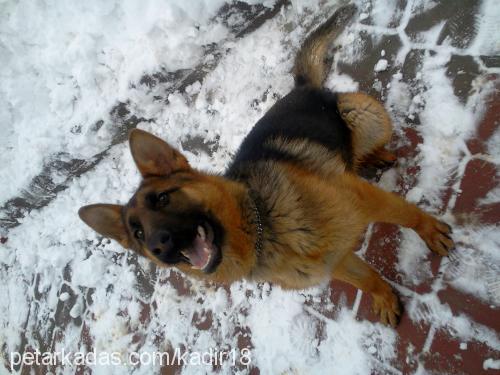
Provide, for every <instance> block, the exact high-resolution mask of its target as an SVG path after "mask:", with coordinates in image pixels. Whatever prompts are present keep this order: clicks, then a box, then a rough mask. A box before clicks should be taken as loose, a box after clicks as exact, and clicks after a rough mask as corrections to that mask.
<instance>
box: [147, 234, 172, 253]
mask: <svg viewBox="0 0 500 375" xmlns="http://www.w3.org/2000/svg"><path fill="white" fill-rule="evenodd" d="M148 248H149V250H150V251H151V252H152V253H153V254H154V255H155V256H157V257H159V256H161V255H162V254H167V253H169V252H170V251H171V250H172V248H173V242H172V235H171V234H170V232H169V231H167V230H159V231H156V232H155V233H153V235H152V236H151V238H150V239H149V241H148Z"/></svg>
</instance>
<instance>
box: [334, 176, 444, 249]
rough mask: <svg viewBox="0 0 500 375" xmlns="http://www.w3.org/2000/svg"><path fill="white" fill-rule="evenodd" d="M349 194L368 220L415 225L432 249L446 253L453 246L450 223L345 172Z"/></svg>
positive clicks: (343, 181)
mask: <svg viewBox="0 0 500 375" xmlns="http://www.w3.org/2000/svg"><path fill="white" fill-rule="evenodd" d="M342 184H343V185H344V186H343V187H344V188H346V189H347V190H348V191H349V193H350V194H354V197H353V199H354V200H355V201H356V205H357V206H358V208H359V209H360V211H361V214H362V215H363V216H364V217H365V219H366V221H367V223H368V222H385V223H393V224H398V225H402V226H404V227H407V228H411V229H413V230H414V231H415V232H417V233H418V234H419V236H420V237H421V238H422V239H423V240H424V241H425V243H426V244H427V246H428V247H429V249H431V250H432V251H434V252H435V253H437V254H439V255H441V256H446V255H448V252H449V251H450V250H451V249H452V248H453V247H454V243H453V240H452V239H451V237H450V234H451V227H450V226H449V225H448V224H446V223H443V222H442V221H439V220H438V219H436V218H435V217H433V216H432V215H429V214H428V213H426V212H424V211H422V210H421V209H420V208H418V207H417V206H415V205H414V204H412V203H409V202H407V201H405V200H404V199H403V198H401V197H399V196H398V195H396V194H394V193H389V192H386V191H384V190H382V189H379V188H378V187H376V186H373V185H371V184H369V183H368V182H366V181H364V180H363V179H361V178H360V177H357V176H355V175H352V174H345V175H343V176H342Z"/></svg>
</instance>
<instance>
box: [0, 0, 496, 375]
mask: <svg viewBox="0 0 500 375" xmlns="http://www.w3.org/2000/svg"><path fill="white" fill-rule="evenodd" d="M249 3H250V4H253V5H251V6H249V7H241V8H235V10H234V11H227V9H226V10H225V11H224V10H222V11H221V6H223V4H224V1H223V0H195V1H180V0H164V1H161V0H145V1H119V0H114V1H113V0H110V1H106V2H102V1H80V2H67V1H57V0H56V1H46V2H42V1H31V0H20V1H11V0H3V1H0V66H1V67H2V69H1V70H0V126H1V130H2V137H1V138H0V146H1V152H0V181H1V185H0V186H1V188H0V220H1V222H2V223H5V225H4V226H3V227H2V228H0V235H1V236H2V238H3V240H2V242H4V243H3V244H2V245H0V347H1V351H2V353H3V358H2V356H0V373H2V371H3V366H5V367H6V368H9V367H10V363H9V362H8V360H9V353H14V352H22V351H24V349H25V348H26V347H30V348H31V349H32V350H33V349H35V348H38V350H40V351H42V352H44V351H47V352H55V351H60V350H61V349H62V348H64V349H65V351H66V352H78V351H85V350H95V351H96V352H97V353H112V352H116V353H120V355H121V357H120V358H121V359H122V360H123V362H122V363H120V364H115V365H109V366H101V365H99V364H97V365H94V366H91V367H92V369H93V373H96V374H112V373H113V374H114V373H116V374H123V373H129V372H132V371H133V372H134V373H136V374H143V373H144V374H149V373H150V371H151V366H153V365H143V366H140V367H134V366H132V365H130V364H126V363H125V359H126V358H127V357H128V356H129V355H130V353H132V352H138V353H153V352H158V351H167V350H170V351H172V350H174V351H175V349H176V348H182V350H183V351H184V350H188V351H189V352H202V353H203V352H206V351H207V350H208V349H209V348H218V349H219V350H231V349H233V348H238V347H240V348H242V347H247V346H248V347H249V348H250V354H249V355H250V357H251V363H252V366H255V367H258V368H259V369H260V370H261V373H264V374H279V373H285V372H289V373H304V372H305V373H309V374H322V373H325V369H327V368H331V369H335V373H340V374H370V373H373V372H377V371H378V372H381V371H382V372H394V373H398V371H399V370H398V369H397V365H395V360H396V353H397V346H398V345H399V340H398V334H397V332H396V331H395V330H393V329H390V328H387V327H384V326H382V325H380V324H378V323H371V322H369V321H367V320H360V319H357V318H356V313H357V306H358V305H359V304H358V305H357V304H355V305H354V307H352V306H348V305H347V304H345V303H344V304H342V303H340V304H338V303H333V302H332V301H330V300H329V296H330V290H329V288H330V286H329V284H328V283H326V281H325V284H324V285H323V286H320V287H317V288H314V289H310V290H306V291H302V292H289V291H282V290H280V289H279V288H278V287H275V286H272V285H267V284H263V285H254V284H251V283H246V282H241V283H235V284H234V285H232V286H231V287H228V288H225V287H217V286H212V285H205V284H203V283H200V282H196V281H193V280H187V279H184V277H183V276H181V275H179V274H178V273H176V272H170V271H169V270H158V269H156V268H154V267H153V266H152V265H151V264H150V263H149V262H148V261H147V260H145V259H137V257H136V256H135V255H134V254H132V253H129V252H124V251H123V250H122V249H121V248H120V247H119V245H117V244H116V243H114V242H109V241H107V240H102V239H101V238H99V237H98V236H97V235H96V234H95V233H94V232H93V231H92V230H90V229H89V228H88V227H86V226H85V225H84V224H83V223H82V222H81V221H80V220H79V218H78V216H77V214H76V212H77V210H78V208H79V207H80V206H82V205H85V204H89V203H95V202H110V203H113V202H121V203H123V202H125V201H127V199H128V198H129V196H130V195H131V194H132V192H133V191H134V190H135V188H136V187H137V184H138V183H139V174H138V172H137V171H136V169H135V166H134V164H133V162H132V159H131V156H130V153H129V149H128V146H127V144H126V143H124V142H121V140H122V138H123V137H121V136H120V134H121V133H120V129H122V128H127V126H130V124H131V123H133V126H135V125H137V126H138V127H140V128H142V129H145V130H148V131H151V132H153V133H155V134H157V135H159V136H161V137H162V138H164V139H166V140H168V141H169V142H170V143H171V144H174V145H176V146H177V147H179V148H180V149H183V150H184V152H185V155H186V156H187V157H188V159H189V161H190V162H191V164H192V165H193V166H196V167H198V168H200V169H207V170H212V171H223V169H224V167H225V166H226V165H227V163H228V161H229V160H230V158H231V155H232V153H234V151H235V150H236V148H237V147H238V145H239V143H240V142H241V140H242V139H243V137H244V136H245V134H246V133H247V132H248V131H249V130H250V129H251V127H252V125H253V124H254V123H255V122H256V121H257V120H258V119H259V118H260V117H261V116H262V115H263V113H265V111H266V110H267V109H269V108H270V107H271V106H272V104H273V103H274V102H275V101H276V100H277V99H278V98H279V97H281V96H283V95H285V94H286V93H287V92H288V91H289V90H290V89H291V88H292V86H293V79H292V77H291V75H290V74H289V72H290V69H291V66H292V62H293V57H294V54H295V52H296V50H297V48H298V46H299V45H300V42H301V40H303V37H304V35H305V34H306V33H307V32H308V31H309V30H310V29H311V27H314V25H317V24H319V23H320V22H321V21H323V20H325V19H326V17H327V16H328V15H330V14H331V13H332V11H333V9H335V7H336V6H337V5H338V4H337V3H336V2H335V1H332V2H324V1H319V0H294V1H292V2H291V4H290V5H287V6H285V7H284V8H281V9H280V10H279V11H278V12H277V14H276V15H274V16H269V17H268V18H269V19H268V20H267V21H266V22H265V23H264V24H262V25H258V26H259V27H257V28H256V30H255V31H252V30H247V32H244V33H240V31H241V29H242V27H243V26H242V25H246V24H247V23H248V19H247V18H248V17H249V18H251V16H252V14H255V15H257V14H261V13H262V12H264V13H265V12H269V11H270V9H271V8H272V7H274V6H276V5H275V2H274V1H272V0H266V1H265V2H264V3H263V4H264V7H261V6H260V5H258V4H257V3H258V2H257V1H253V0H252V1H250V2H249ZM356 3H357V4H358V5H359V8H360V16H359V18H358V19H357V20H356V21H355V22H354V24H353V25H352V26H351V27H350V28H349V29H348V30H347V31H346V32H345V33H344V35H343V36H342V37H341V38H340V40H339V41H338V45H339V46H342V49H340V50H339V51H337V52H336V59H335V66H334V67H333V69H332V72H331V74H330V76H329V78H328V81H327V86H328V87H329V88H331V89H334V90H344V91H346V90H349V91H354V90H357V89H366V88H369V89H370V90H369V91H371V92H372V94H376V95H377V96H379V97H380V98H381V99H382V100H383V101H384V102H385V104H386V107H387V108H388V110H389V111H390V112H391V115H392V116H393V119H394V124H395V128H396V138H397V140H395V142H394V145H393V146H394V148H403V147H405V146H407V143H408V142H407V140H406V139H405V134H407V133H406V131H407V130H408V129H413V130H415V131H416V133H417V134H418V136H419V137H420V144H419V146H418V148H417V149H416V155H415V156H414V158H413V159H410V158H404V159H402V160H400V164H399V166H398V167H397V168H393V169H391V170H389V171H387V172H385V173H384V174H383V175H382V177H381V179H380V182H379V184H380V185H381V186H382V187H384V188H385V189H387V190H394V191H398V192H400V193H401V194H405V195H406V197H407V198H408V199H409V200H411V201H414V202H416V203H418V204H419V205H421V206H422V207H425V208H426V209H427V210H429V211H431V212H434V213H436V214H440V215H441V216H442V217H443V218H444V219H445V220H447V221H449V222H450V223H453V224H455V225H454V237H455V240H456V242H457V244H458V246H457V249H456V252H455V256H454V257H452V259H451V260H444V261H443V262H442V263H441V265H440V276H439V277H438V279H437V281H436V282H434V283H433V284H432V290H431V291H430V292H429V293H426V294H412V292H411V290H410V289H411V287H412V286H416V285H418V284H419V283H420V282H422V280H425V279H428V278H430V277H431V276H432V270H431V263H430V261H429V251H428V250H427V249H426V248H425V247H424V246H423V244H422V243H421V241H420V240H419V239H418V238H417V237H416V235H415V234H414V233H413V232H411V231H406V230H402V231H401V235H400V239H401V242H400V245H399V256H398V260H397V264H396V265H395V267H396V269H397V270H398V272H399V273H400V274H401V275H402V278H403V279H404V282H405V284H404V286H403V285H395V287H396V289H398V290H399V292H400V293H401V294H402V295H403V296H405V297H406V299H405V302H406V314H408V316H409V317H410V319H411V320H412V321H414V322H422V321H423V322H425V323H426V324H431V325H432V326H433V327H434V328H433V329H434V330H436V329H439V328H445V329H447V330H448V331H449V332H450V334H451V335H453V337H455V338H456V339H457V340H461V341H463V342H464V343H465V342H468V341H470V340H476V341H479V342H481V343H483V344H484V345H486V346H487V347H489V348H490V349H492V350H494V351H495V352H496V353H497V357H496V358H489V359H488V361H487V362H486V361H485V366H489V367H491V368H494V367H495V366H499V363H498V360H499V359H500V354H499V353H500V338H499V333H498V331H497V332H496V331H495V330H494V329H491V328H490V327H487V326H484V325H481V324H479V323H477V322H475V321H474V320H472V319H470V318H469V317H468V316H467V315H465V314H455V313H454V312H452V311H451V310H450V308H449V307H448V305H447V304H445V303H442V302H441V301H440V300H439V298H438V297H437V293H438V292H439V291H440V290H443V289H444V288H445V287H446V286H447V285H451V286H453V287H454V288H456V289H457V290H460V291H462V292H464V293H469V294H472V295H474V296H475V297H476V298H478V299H479V300H481V301H483V302H484V303H485V304H487V305H491V306H492V311H493V312H492V313H496V314H497V315H498V311H499V310H498V308H499V306H500V290H499V284H498V280H499V278H500V234H499V233H500V232H499V231H498V223H496V224H495V223H490V224H478V223H476V222H474V220H465V221H464V220H463V219H461V218H459V217H456V215H455V214H454V205H455V202H456V200H457V197H459V195H460V191H459V190H460V182H461V180H460V179H459V178H457V176H463V174H464V170H465V168H466V166H467V164H468V163H469V162H470V161H471V160H476V159H481V158H482V159H481V160H483V159H484V160H485V161H487V162H488V163H491V164H493V165H495V166H496V168H497V169H496V173H497V176H498V166H499V165H500V148H499V140H500V132H499V131H498V129H497V130H496V133H495V135H493V136H492V137H491V138H490V141H489V142H488V143H487V145H486V146H485V149H484V152H482V153H481V154H479V156H478V155H476V154H475V155H472V154H471V152H470V150H469V149H468V146H467V143H466V142H467V140H468V139H469V138H471V137H473V136H474V134H475V132H476V128H477V126H478V124H479V123H480V122H481V120H482V118H483V116H484V114H485V111H486V110H487V105H486V103H487V98H488V97H489V96H490V95H491V94H492V93H493V92H494V90H495V87H497V88H498V74H499V73H500V68H498V67H491V66H490V65H488V64H486V63H485V62H484V60H483V59H481V58H480V56H493V57H495V56H496V57H497V58H498V56H499V55H500V26H499V25H500V3H498V2H497V1H496V0H484V1H483V2H481V3H478V4H479V5H478V6H477V9H476V10H475V11H476V12H477V17H476V18H475V19H474V20H473V22H474V25H475V26H474V27H472V28H471V30H472V31H471V32H469V34H467V35H469V36H470V40H469V41H467V43H465V44H464V45H460V43H457V41H456V40H454V39H453V35H455V34H456V33H458V34H460V33H459V31H456V30H454V29H453V28H454V27H455V28H460V26H461V25H458V26H457V24H456V23H455V24H453V23H451V26H450V24H447V23H446V22H445V21H444V20H443V22H438V23H437V24H436V25H433V26H432V27H429V28H425V27H422V28H421V29H419V27H413V29H412V27H410V26H411V21H412V20H414V19H415V15H418V14H421V13H424V12H426V11H428V10H430V9H432V8H434V7H438V6H440V5H439V2H435V1H432V0H409V1H408V2H407V4H406V6H404V7H400V6H399V5H398V4H399V2H397V1H383V0H373V1H367V0H358V1H356ZM266 7H267V8H266ZM252 12H253V13H252ZM259 12H260V13H259ZM248 14H250V16H248ZM245 15H247V16H248V17H247V18H246V16H245ZM424 23H425V22H424ZM409 25H410V26H409ZM462 26H463V27H464V28H465V27H466V25H462ZM447 28H448V29H450V30H451V31H449V30H448V29H447ZM447 30H448V31H447ZM239 33H240V34H241V35H239ZM454 33H455V34H454ZM443 35H445V37H444V38H441V37H442V36H443ZM446 35H448V37H446ZM450 35H451V36H450ZM387 37H397V38H399V40H400V44H399V45H397V46H394V45H392V46H391V45H388V46H385V45H382V44H381V43H383V42H384V40H385V39H384V38H387ZM377 49H380V50H381V52H380V53H379V55H378V57H377V58H376V59H375V60H374V61H373V63H372V64H371V65H370V66H368V67H367V66H366V60H364V58H365V57H366V54H367V51H369V50H377ZM414 50H419V51H422V54H421V56H420V60H419V61H418V63H417V64H415V66H416V72H415V76H414V77H412V78H411V79H408V77H405V75H406V73H405V70H404V69H405V67H404V65H405V61H408V56H409V54H410V53H411V51H414ZM391 51H392V52H391ZM452 56H468V57H470V58H471V61H472V62H473V63H474V64H475V66H477V67H478V68H477V69H478V72H477V74H476V75H475V76H474V78H473V79H472V81H471V87H470V90H469V91H468V92H467V93H466V95H464V96H460V95H457V93H456V92H455V91H454V89H455V86H454V82H453V80H452V79H451V78H450V77H449V75H448V72H449V69H448V63H449V61H450V59H451V58H452ZM361 62H363V64H361ZM348 66H351V67H352V69H351V70H349V69H348V68H346V67H348ZM343 67H344V68H343ZM336 68H338V69H336ZM193 69H195V70H196V69H197V70H198V72H201V73H200V74H199V76H195V78H196V77H198V79H190V80H187V81H184V82H188V83H187V84H185V85H182V84H181V85H180V86H176V84H177V83H178V82H181V81H182V80H183V79H184V78H185V77H187V76H188V75H189V74H190V73H191V72H192V70H193ZM358 69H359V70H367V69H368V71H370V73H371V74H372V78H373V79H372V78H370V79H368V78H366V79H365V78H364V77H360V76H359V75H356V74H355V73H356V70H358ZM352 72H354V73H352ZM466 73H467V72H460V71H459V72H458V73H457V75H459V76H460V74H466ZM190 77H191V76H190ZM361 78H363V80H362V79H361ZM172 82H174V83H176V82H177V83H176V84H174V83H172ZM179 87H180V89H179ZM117 108H122V109H123V108H125V109H126V110H124V111H122V112H120V113H118V114H117ZM118 112H119V111H118ZM415 119H418V122H417V121H415ZM120 137H121V138H120ZM196 140H198V143H197V142H196ZM199 140H203V142H199ZM199 143H201V145H200V144H199ZM203 143H204V145H203ZM207 145H208V146H207ZM82 160H83V161H84V160H94V161H95V162H94V163H93V164H92V168H89V169H88V170H83V169H82V170H81V171H78V170H77V172H75V169H72V167H71V165H73V164H72V163H74V162H75V161H82ZM61 162H62V163H63V164H64V163H67V164H69V165H70V166H69V167H64V168H58V166H59V165H61V164H58V163H61ZM64 165H66V164H64ZM413 165H418V166H419V171H418V173H417V175H416V177H415V179H414V180H412V181H406V182H405V183H403V184H402V185H401V184H400V183H399V182H398V181H400V180H401V174H402V173H404V171H406V168H407V167H408V166H413ZM75 168H76V167H75ZM76 169H77V168H76ZM44 184H45V185H44ZM46 185H48V186H49V187H48V188H47V186H46ZM58 186H59V187H60V189H58ZM40 187H41V189H39V188H40ZM37 189H38V190H37ZM447 191H450V194H451V197H448V198H446V201H445V198H444V196H445V195H446V194H445V193H446V192H447ZM37 192H39V194H40V195H42V196H40V197H39V196H37ZM498 192H499V187H498V186H497V187H496V188H495V189H492V190H491V191H490V192H489V193H488V195H487V196H486V197H485V198H484V200H483V202H482V204H493V203H498V202H499V201H500V195H499V193H498ZM19 197H21V198H22V199H21V201H22V202H24V203H22V204H17V206H16V202H18V203H19V202H20V201H16V198H19ZM39 201H43V204H38V203H37V202H39ZM23 204H24V205H25V206H27V207H23ZM13 212H15V213H16V217H15V220H12V215H13ZM370 233H371V230H369V233H368V239H367V241H365V244H368V242H369V238H370V237H369V236H370ZM364 251H366V249H365V248H362V249H361V252H360V255H361V256H363V254H364ZM359 298H361V293H358V299H359ZM358 302H359V301H358ZM499 319H500V317H499ZM497 328H498V326H497ZM431 340H432V338H431ZM1 361H3V366H2V363H1ZM153 367H155V368H158V365H156V366H153ZM235 369H236V370H238V369H239V371H242V373H245V372H246V370H245V367H244V366H241V365H240V366H239V367H238V366H233V365H232V363H231V361H229V360H228V361H224V362H223V363H222V365H221V371H222V372H223V373H230V372H231V371H235ZM418 369H419V371H424V372H425V369H424V367H423V366H418ZM212 370H213V367H212V365H203V364H202V365H200V366H197V365H188V366H185V367H184V369H183V373H185V374H191V373H193V374H196V373H200V372H205V371H206V372H211V371H212ZM58 371H61V372H62V373H74V372H75V368H72V367H71V366H64V367H59V370H58Z"/></svg>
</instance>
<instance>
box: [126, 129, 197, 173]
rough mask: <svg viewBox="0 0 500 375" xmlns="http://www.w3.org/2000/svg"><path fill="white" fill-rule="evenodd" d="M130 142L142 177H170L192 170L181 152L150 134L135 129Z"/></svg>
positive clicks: (131, 133)
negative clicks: (182, 171)
mask: <svg viewBox="0 0 500 375" xmlns="http://www.w3.org/2000/svg"><path fill="white" fill-rule="evenodd" d="M129 142H130V150H131V151H132V157H133V158H134V161H135V164H136V165H137V168H138V169H139V172H141V174H142V177H153V176H168V175H170V174H171V173H173V172H177V171H180V170H189V169H190V166H189V163H188V161H187V160H186V158H185V157H184V156H183V155H182V154H181V153H180V152H179V151H177V150H176V149H175V148H173V147H172V146H170V145H169V144H168V143H167V142H165V141H163V140H161V139H160V138H158V137H155V136H154V135H152V134H150V133H147V132H145V131H143V130H139V129H134V130H132V131H131V132H130V136H129Z"/></svg>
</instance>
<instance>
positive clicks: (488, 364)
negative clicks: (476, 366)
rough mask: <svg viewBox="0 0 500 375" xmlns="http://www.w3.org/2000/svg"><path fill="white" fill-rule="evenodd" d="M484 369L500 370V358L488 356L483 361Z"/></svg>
mask: <svg viewBox="0 0 500 375" xmlns="http://www.w3.org/2000/svg"><path fill="white" fill-rule="evenodd" d="M483 369H484V370H490V369H491V370H500V359H497V360H495V359H493V358H488V359H487V360H485V361H484V362H483Z"/></svg>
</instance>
